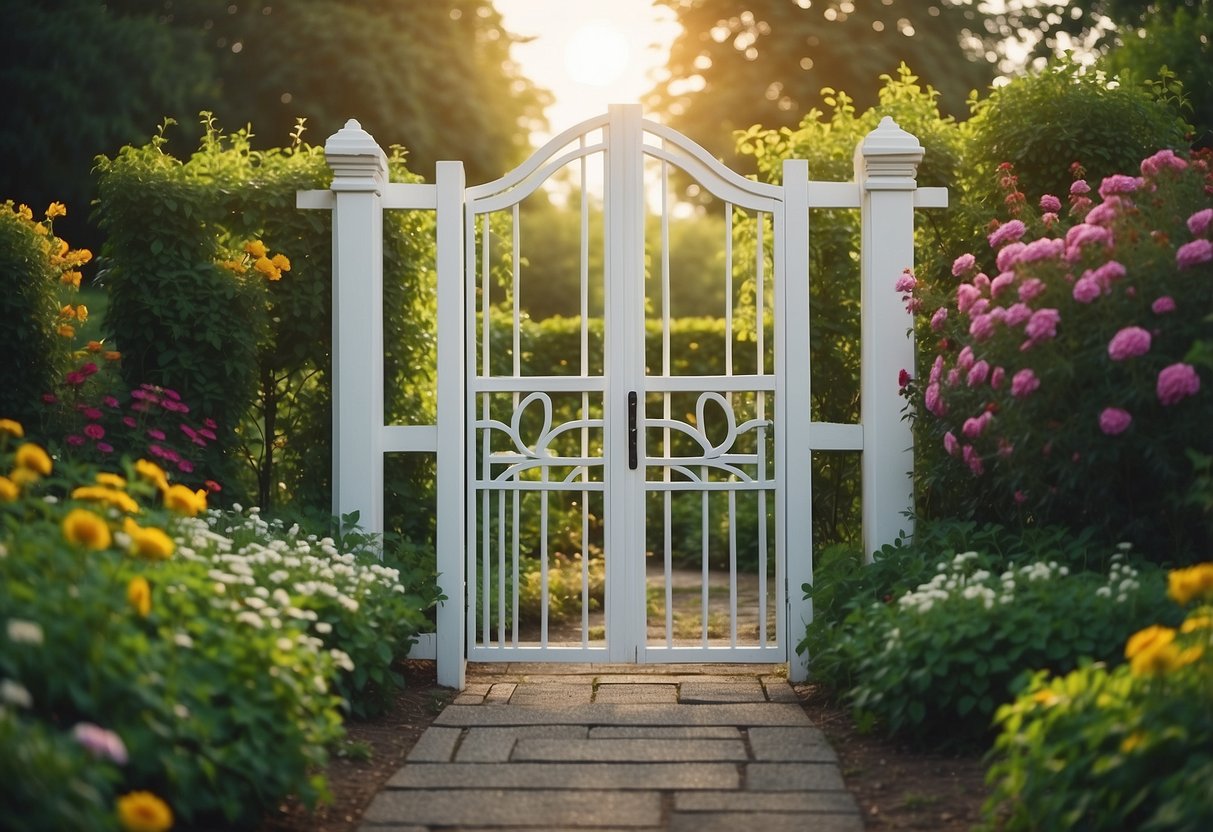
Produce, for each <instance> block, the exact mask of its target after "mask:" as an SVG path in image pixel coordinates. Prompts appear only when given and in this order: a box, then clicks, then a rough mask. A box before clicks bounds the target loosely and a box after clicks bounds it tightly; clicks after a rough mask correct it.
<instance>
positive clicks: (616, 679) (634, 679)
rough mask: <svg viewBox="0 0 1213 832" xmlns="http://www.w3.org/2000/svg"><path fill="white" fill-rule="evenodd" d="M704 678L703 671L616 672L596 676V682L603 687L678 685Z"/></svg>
mask: <svg viewBox="0 0 1213 832" xmlns="http://www.w3.org/2000/svg"><path fill="white" fill-rule="evenodd" d="M702 678H703V674H701V673H694V674H687V673H615V674H610V675H599V676H595V677H594V682H595V684H597V685H598V687H599V688H601V687H603V686H604V685H677V684H679V683H681V682H695V681H698V680H700V679H702Z"/></svg>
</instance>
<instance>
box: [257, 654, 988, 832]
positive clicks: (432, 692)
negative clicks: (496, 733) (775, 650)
mask: <svg viewBox="0 0 1213 832" xmlns="http://www.w3.org/2000/svg"><path fill="white" fill-rule="evenodd" d="M401 670H402V672H403V673H404V675H405V680H406V685H407V686H406V688H405V689H404V690H403V691H401V692H400V693H399V694H398V695H397V697H396V699H395V702H394V703H393V705H392V707H391V709H390V710H389V711H388V712H387V713H386V714H384V715H383V716H382V717H380V718H378V719H374V720H370V721H364V722H351V723H349V724H348V725H347V737H346V741H345V744H344V746H343V748H344V749H345V753H344V754H343V755H342V756H339V757H336V758H335V759H334V760H333V761H332V762H331V763H330V765H329V767H328V769H327V771H326V774H327V776H328V781H329V788H330V790H331V791H332V794H333V802H332V803H331V804H330V805H328V806H323V807H321V808H319V809H317V810H315V811H308V810H307V808H306V807H304V806H302V805H300V804H299V803H298V802H297V801H289V800H288V801H284V802H283V803H282V805H281V806H279V808H278V810H277V811H276V812H274V813H272V814H271V815H270V816H269V817H267V818H266V819H265V822H264V824H263V825H262V827H261V830H260V832H355V830H357V828H358V823H359V819H360V818H361V816H362V813H363V811H364V810H365V809H366V807H367V805H368V804H369V803H370V801H371V798H373V797H374V796H375V794H376V792H378V791H379V789H380V788H381V787H382V786H383V784H384V783H385V782H386V781H387V779H388V778H389V777H391V776H392V775H393V774H394V773H395V772H396V770H397V769H399V768H400V767H401V766H402V765H403V764H404V758H405V757H406V756H407V755H408V753H409V750H410V749H411V748H412V747H413V744H414V743H415V742H416V741H417V738H418V737H420V736H421V734H422V732H424V731H425V729H426V728H427V727H428V726H429V724H430V723H431V722H433V720H434V718H435V717H436V716H437V715H438V713H439V712H440V711H441V710H442V708H443V707H444V706H445V705H446V703H447V702H448V701H449V700H450V698H451V691H450V690H448V689H445V688H440V687H438V686H437V683H436V682H435V678H434V664H433V662H416V661H410V662H406V663H405V664H404V666H403V667H402V668H401ZM796 692H797V695H798V696H799V697H800V700H801V703H802V705H803V706H804V709H805V713H806V714H808V716H809V719H811V720H812V721H813V723H814V724H815V725H817V726H818V727H819V728H820V729H821V730H822V731H823V732H825V734H826V737H827V738H828V739H829V741H830V744H831V745H832V746H833V747H834V749H835V751H837V752H838V758H839V765H840V767H841V769H842V774H843V778H844V780H845V781H846V785H847V788H848V789H849V790H850V791H851V792H852V794H854V795H855V799H856V801H857V802H858V803H859V807H860V811H861V812H862V813H863V815H864V824H865V827H866V828H867V829H872V830H885V829H930V830H938V832H961V830H968V829H972V828H973V826H974V825H975V824H976V823H977V822H978V821H979V820H980V810H981V804H982V802H983V801H984V799H985V797H986V794H987V793H988V792H987V789H986V787H985V783H984V772H985V768H984V766H983V765H982V761H981V756H980V754H978V753H948V752H941V751H921V750H916V749H913V748H910V747H908V746H906V745H904V744H901V743H897V742H892V741H889V740H886V739H883V738H882V737H879V736H871V735H865V734H861V733H860V732H859V731H858V730H857V729H856V727H855V724H854V722H853V721H852V719H851V716H850V712H849V711H848V710H847V709H846V708H844V707H840V706H839V705H838V704H837V703H835V702H833V701H832V700H831V698H830V696H829V695H828V693H827V692H826V691H824V690H822V689H821V688H819V687H817V686H815V685H798V686H796Z"/></svg>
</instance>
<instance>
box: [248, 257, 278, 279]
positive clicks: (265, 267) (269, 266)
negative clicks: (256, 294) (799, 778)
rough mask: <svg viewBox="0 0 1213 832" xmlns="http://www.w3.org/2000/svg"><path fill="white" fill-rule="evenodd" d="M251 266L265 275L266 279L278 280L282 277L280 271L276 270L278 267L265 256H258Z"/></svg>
mask: <svg viewBox="0 0 1213 832" xmlns="http://www.w3.org/2000/svg"><path fill="white" fill-rule="evenodd" d="M253 268H254V269H256V270H257V271H259V272H261V273H262V274H263V275H265V277H266V279H267V280H279V279H280V278H281V277H282V272H280V271H279V270H278V267H277V266H275V265H274V264H273V262H272V261H271V260H270V258H268V257H265V256H261V257H258V258H257V262H255V263H253Z"/></svg>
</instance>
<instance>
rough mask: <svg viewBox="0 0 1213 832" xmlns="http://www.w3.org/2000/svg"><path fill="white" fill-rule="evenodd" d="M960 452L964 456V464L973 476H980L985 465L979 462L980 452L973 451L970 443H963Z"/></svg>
mask: <svg viewBox="0 0 1213 832" xmlns="http://www.w3.org/2000/svg"><path fill="white" fill-rule="evenodd" d="M961 454H962V456H963V457H964V461H965V464H966V465H968V466H969V470H970V471H972V472H973V476H975V477H980V476H981V475H982V474H983V473H984V472H985V467H984V466H983V465H982V464H981V454H979V453H978V452H977V451H975V450H974V449H973V446H972V445H965V446H964V449H963V450H962V451H961Z"/></svg>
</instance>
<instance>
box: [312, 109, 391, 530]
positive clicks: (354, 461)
mask: <svg viewBox="0 0 1213 832" xmlns="http://www.w3.org/2000/svg"><path fill="white" fill-rule="evenodd" d="M324 156H325V159H326V161H327V162H328V165H329V167H330V168H332V171H333V182H332V186H331V188H332V191H333V193H334V206H333V513H334V514H335V515H337V516H338V517H341V516H344V515H348V514H350V513H351V512H358V515H359V518H358V523H359V525H360V526H361V527H362V529H363V530H365V531H367V532H370V533H371V534H382V533H383V447H382V444H381V441H382V429H383V231H382V228H383V203H382V193H383V187H384V185H385V183H386V182H387V156H386V155H384V152H383V150H382V149H380V147H379V145H377V144H376V143H375V140H374V139H373V138H372V137H371V135H370V134H369V133H367V132H366V131H365V130H363V129H362V126H361V125H360V124H358V122H357V121H355V120H354V119H350V120H349V121H348V122H346V125H345V127H343V128H342V129H341V130H339V131H338V132H336V133H334V134H333V135H332V136H330V137H329V140H328V141H327V142H326V143H325V145H324Z"/></svg>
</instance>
